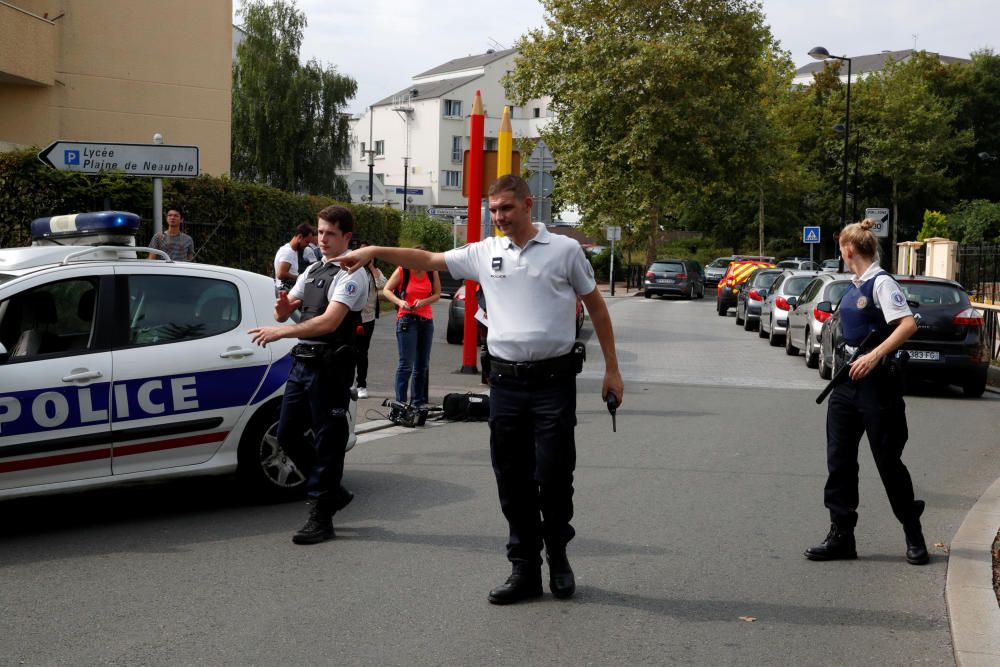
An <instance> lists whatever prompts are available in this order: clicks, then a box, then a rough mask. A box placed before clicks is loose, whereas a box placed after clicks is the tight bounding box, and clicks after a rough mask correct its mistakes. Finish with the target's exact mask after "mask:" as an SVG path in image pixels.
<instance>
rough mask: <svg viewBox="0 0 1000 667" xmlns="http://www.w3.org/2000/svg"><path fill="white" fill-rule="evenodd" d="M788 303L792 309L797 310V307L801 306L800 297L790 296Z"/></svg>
mask: <svg viewBox="0 0 1000 667" xmlns="http://www.w3.org/2000/svg"><path fill="white" fill-rule="evenodd" d="M787 301H788V305H789V306H791V307H792V308H795V307H796V306H797V305H799V297H797V296H790V297H788V299H787Z"/></svg>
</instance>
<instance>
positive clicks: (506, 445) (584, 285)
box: [343, 175, 623, 604]
mask: <svg viewBox="0 0 1000 667" xmlns="http://www.w3.org/2000/svg"><path fill="white" fill-rule="evenodd" d="M489 205H490V215H491V216H492V219H493V223H494V224H495V225H496V226H497V228H498V229H499V230H500V231H501V232H503V233H504V236H491V237H489V238H487V239H485V240H483V241H479V242H478V243H470V244H469V245H466V246H463V247H461V248H456V249H454V250H449V251H448V252H446V253H428V252H425V251H421V250H414V249H412V248H376V247H369V248H362V249H360V250H356V251H354V252H353V253H350V254H349V255H346V256H345V257H344V258H343V265H344V266H349V267H351V270H352V271H353V270H356V269H357V267H360V266H364V265H365V264H366V263H367V262H368V261H369V260H370V259H371V258H372V257H373V256H376V257H378V258H380V259H384V260H386V261H388V262H392V263H393V264H398V265H401V266H406V267H408V268H411V269H421V270H424V271H427V270H435V271H444V270H445V269H447V270H448V271H449V272H450V273H451V275H453V276H455V277H456V278H470V279H473V280H476V281H478V282H479V283H480V285H481V286H482V289H483V292H484V294H485V297H486V302H487V303H489V304H490V326H489V335H488V337H487V346H488V348H489V353H490V364H491V372H490V454H491V457H492V460H493V471H494V473H495V475H496V480H497V490H498V491H499V495H500V507H501V509H502V510H503V514H504V516H505V517H506V518H507V523H508V525H509V527H510V537H509V539H508V542H507V558H508V559H509V560H510V561H511V563H512V565H513V568H512V570H513V571H512V573H511V576H510V577H509V578H508V579H507V581H506V582H505V583H503V584H502V585H500V586H498V587H496V588H494V589H493V590H492V591H490V594H489V601H490V602H492V603H493V604H509V603H511V602H518V601H520V600H525V599H528V598H534V597H538V596H539V595H541V594H542V581H541V564H542V559H541V549H542V545H543V543H544V546H545V551H546V555H547V557H548V561H549V588H550V590H551V591H552V594H553V595H555V596H556V597H558V598H568V597H570V596H571V595H573V592H574V590H575V586H576V585H575V581H574V577H573V570H572V569H571V568H570V565H569V560H568V559H567V557H566V544H567V543H568V542H569V541H570V540H571V539H572V538H573V536H574V530H573V527H572V526H571V525H570V520H571V519H572V517H573V470H574V467H575V465H576V445H575V442H574V439H573V429H574V427H575V425H576V377H575V374H576V363H575V362H576V360H575V359H574V358H573V355H572V352H571V351H572V348H573V341H574V338H575V333H576V330H575V320H574V313H575V310H576V296H577V295H578V294H579V295H580V296H581V297H582V299H583V303H584V304H585V305H586V306H587V311H588V312H589V313H590V318H591V321H592V322H593V324H594V331H595V332H596V333H597V338H598V340H599V341H600V343H601V351H602V352H603V353H604V364H605V374H604V383H603V386H602V389H601V395H602V397H604V398H605V399H606V398H607V396H608V393H609V392H611V393H614V394H615V396H616V397H617V398H618V399H619V401H620V400H621V398H622V391H623V383H622V377H621V374H620V373H619V371H618V358H617V356H616V354H615V340H614V332H613V330H612V327H611V317H610V315H609V314H608V309H607V306H606V305H605V303H604V299H603V298H602V297H601V293H600V292H599V291H598V290H597V286H596V284H595V282H594V275H593V271H592V269H591V267H590V264H589V262H587V259H586V258H585V257H584V255H583V250H582V249H581V248H580V244H579V243H577V242H576V241H574V240H572V239H570V238H568V237H565V236H556V235H553V234H550V233H549V232H548V231H547V230H546V229H545V226H544V225H539V226H535V225H533V224H532V223H531V193H530V191H529V190H528V184H527V183H525V182H524V180H523V179H521V178H518V177H516V176H510V175H508V176H502V177H500V178H499V179H498V180H497V181H496V183H494V184H493V186H492V187H491V188H490V191H489Z"/></svg>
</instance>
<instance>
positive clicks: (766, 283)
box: [736, 268, 781, 331]
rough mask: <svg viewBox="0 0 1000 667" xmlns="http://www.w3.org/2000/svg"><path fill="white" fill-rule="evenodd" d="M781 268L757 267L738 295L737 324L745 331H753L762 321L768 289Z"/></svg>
mask: <svg viewBox="0 0 1000 667" xmlns="http://www.w3.org/2000/svg"><path fill="white" fill-rule="evenodd" d="M780 275H781V269H768V268H762V269H757V270H756V271H754V272H753V273H751V274H750V277H749V278H747V280H746V282H745V283H744V284H743V287H742V288H741V289H740V292H739V294H737V295H736V325H737V326H742V327H743V330H744V331H753V330H754V329H756V328H757V326H758V324H759V323H760V306H761V304H762V303H764V299H766V298H767V291H768V289H770V287H771V283H773V282H774V280H775V278H777V277H778V276H780Z"/></svg>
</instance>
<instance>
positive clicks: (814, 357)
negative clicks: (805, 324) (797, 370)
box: [802, 329, 819, 368]
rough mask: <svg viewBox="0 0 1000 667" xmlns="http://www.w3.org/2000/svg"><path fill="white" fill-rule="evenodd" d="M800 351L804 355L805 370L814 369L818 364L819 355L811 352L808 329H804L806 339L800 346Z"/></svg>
mask: <svg viewBox="0 0 1000 667" xmlns="http://www.w3.org/2000/svg"><path fill="white" fill-rule="evenodd" d="M802 351H803V352H805V353H806V368H816V365H817V364H818V363H819V355H818V354H816V352H814V351H813V343H812V336H810V335H809V330H808V329H806V338H805V343H804V344H803V346H802Z"/></svg>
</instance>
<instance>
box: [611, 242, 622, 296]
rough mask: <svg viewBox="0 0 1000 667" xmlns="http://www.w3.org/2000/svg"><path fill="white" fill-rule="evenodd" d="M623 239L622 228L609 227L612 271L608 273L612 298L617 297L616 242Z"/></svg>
mask: <svg viewBox="0 0 1000 667" xmlns="http://www.w3.org/2000/svg"><path fill="white" fill-rule="evenodd" d="M621 238H622V228H621V227H608V240H609V241H611V270H610V271H609V272H608V273H609V275H610V279H611V296H614V295H615V241H620V240H621Z"/></svg>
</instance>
